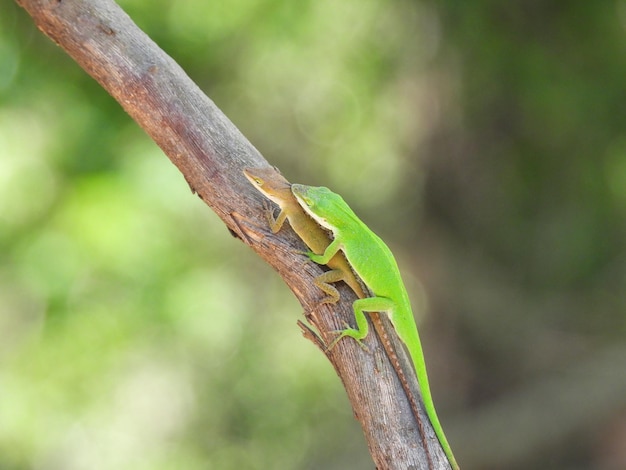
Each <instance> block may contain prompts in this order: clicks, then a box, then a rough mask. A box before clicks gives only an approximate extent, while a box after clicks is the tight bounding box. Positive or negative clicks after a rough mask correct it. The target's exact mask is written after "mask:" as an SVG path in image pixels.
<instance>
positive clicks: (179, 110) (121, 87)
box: [18, 0, 449, 469]
mask: <svg viewBox="0 0 626 470" xmlns="http://www.w3.org/2000/svg"><path fill="white" fill-rule="evenodd" d="M18 3H19V4H20V5H21V6H22V7H23V8H24V9H25V10H26V11H27V12H28V13H29V14H30V15H31V16H32V18H33V20H34V22H35V24H36V25H37V27H38V28H39V29H40V30H41V31H42V32H43V33H44V34H46V35H47V36H48V37H50V38H51V39H52V40H53V41H54V42H56V43H57V44H58V45H59V46H60V47H61V48H63V49H64V50H65V51H66V52H67V53H68V54H69V55H70V56H71V57H72V58H73V59H74V60H75V61H76V62H77V63H78V64H79V65H80V66H81V67H82V68H83V69H84V70H85V71H86V72H87V73H88V74H89V75H91V76H92V77H93V78H94V79H95V80H97V81H98V83H100V85H102V87H103V88H104V89H105V90H106V91H107V92H108V93H109V94H110V95H111V96H113V98H115V99H116V100H117V101H118V102H119V103H120V105H121V106H122V107H123V108H124V109H125V110H126V112H127V113H128V114H129V115H130V116H131V117H132V118H133V119H134V120H135V121H136V122H137V123H138V124H139V125H140V126H141V127H142V128H143V129H144V130H145V131H146V133H147V134H148V135H149V136H150V137H151V138H152V139H153V140H154V141H155V142H156V143H157V144H158V145H159V147H161V149H163V151H164V152H165V154H166V155H167V156H168V157H169V159H170V160H171V161H172V162H173V163H174V164H175V165H176V166H177V167H178V169H179V170H180V171H181V173H182V174H183V176H184V177H185V179H186V180H187V182H188V183H189V185H190V186H191V188H192V190H193V191H194V192H196V193H197V194H198V196H199V197H200V198H201V199H202V200H203V201H204V202H205V203H206V204H207V205H208V206H209V207H211V209H213V210H214V211H215V212H216V213H217V215H218V216H219V217H220V218H221V219H222V220H223V221H224V223H225V224H226V226H227V227H228V228H229V229H230V230H231V231H232V232H233V233H235V234H236V235H237V236H239V238H241V239H242V240H243V241H244V242H245V243H246V244H248V245H250V246H251V247H252V248H253V249H254V250H255V251H256V252H257V253H258V254H259V255H260V256H261V257H262V258H263V259H264V260H265V261H267V262H268V263H269V264H270V265H271V266H272V267H273V268H274V269H275V270H276V271H278V273H279V274H280V275H281V276H282V277H283V279H284V280H285V282H286V283H287V284H288V285H289V287H290V288H291V290H292V291H293V292H294V294H295V295H296V297H297V298H298V300H299V301H300V303H301V304H302V305H303V307H304V310H305V312H309V314H308V315H307V318H308V319H309V321H310V322H311V324H312V325H313V326H314V327H315V328H317V330H318V331H319V333H320V335H321V338H322V341H323V342H325V343H326V344H328V343H329V341H330V340H331V338H332V333H329V332H331V331H332V330H336V329H339V328H341V327H342V326H343V322H344V321H348V322H350V321H352V319H353V314H352V308H351V304H352V302H353V301H354V300H355V297H354V294H353V293H352V292H351V291H350V290H349V289H348V288H347V287H346V286H343V285H341V286H338V288H339V290H340V293H341V299H342V300H341V301H340V302H339V303H338V304H336V305H335V306H332V307H331V306H328V305H323V306H318V305H317V303H318V302H319V300H320V298H321V295H320V292H319V291H318V290H317V288H316V287H315V285H314V284H313V282H312V280H313V278H314V277H315V276H317V275H319V274H321V272H322V269H321V268H320V267H319V266H317V265H315V264H314V263H310V262H306V261H305V260H304V259H303V256H302V255H301V254H298V253H297V251H298V250H302V249H303V245H302V242H301V241H300V240H299V239H298V237H297V236H296V235H295V234H294V233H293V232H292V231H290V230H283V231H281V232H280V233H279V234H278V235H273V234H272V233H271V232H270V231H269V229H268V228H267V226H266V221H265V219H264V217H263V200H262V196H261V195H260V194H259V193H258V192H257V191H256V190H255V189H254V188H252V186H251V185H250V184H249V182H248V181H247V180H246V178H245V177H244V176H243V174H242V169H243V167H246V166H250V167H264V166H267V165H268V163H267V162H266V161H265V160H264V159H263V157H262V156H261V155H260V154H259V152H258V151H257V150H256V149H255V148H254V147H253V146H252V144H250V142H248V141H247V140H246V138H245V137H244V136H243V135H242V134H241V133H240V132H239V130H238V129H237V128H236V127H235V126H234V125H233V124H232V123H231V122H230V121H229V120H228V119H227V118H226V116H224V114H223V113H222V112H221V111H220V110H219V109H218V108H217V107H216V106H215V105H214V104H213V102H212V101H211V100H210V99H209V98H208V97H207V96H206V95H204V93H202V91H201V90H200V89H199V88H198V87H197V86H196V85H195V84H194V83H193V82H192V81H191V79H190V78H189V77H188V76H187V75H186V74H185V72H184V71H183V70H182V69H181V68H180V67H179V66H178V65H177V64H176V63H175V62H174V60H172V59H171V58H170V57H169V56H168V55H167V54H165V53H164V52H163V51H162V50H161V49H160V48H159V47H158V46H157V45H156V44H155V43H154V42H153V41H152V40H151V39H150V38H149V37H148V36H146V34H144V33H143V32H142V31H141V30H140V29H139V28H138V27H137V26H136V25H135V24H134V23H133V22H132V20H131V19H130V18H129V17H128V15H126V14H125V13H124V12H123V11H122V10H121V9H120V8H119V7H118V6H117V5H116V4H115V3H114V2H112V1H110V0H92V1H88V0H82V1H80V0H75V1H69V0H65V1H62V0H18ZM305 336H306V337H308V338H309V339H312V340H314V342H316V343H317V344H318V345H320V346H322V342H320V341H319V340H318V339H317V337H316V336H315V335H314V334H313V333H312V332H311V330H308V329H305ZM365 344H366V345H367V347H368V348H369V351H370V352H365V351H363V350H362V349H361V348H360V347H359V346H358V345H357V343H356V342H355V341H346V340H342V341H340V342H339V343H338V345H337V347H336V348H334V349H333V350H332V352H330V353H328V354H327V356H328V358H329V360H330V361H331V363H332V364H333V366H334V367H335V369H336V371H337V373H338V375H339V376H340V378H341V380H342V382H343V384H344V386H345V388H346V391H347V393H348V396H349V399H350V402H351V403H352V407H353V410H354V414H355V416H356V417H357V419H358V420H359V421H360V422H361V425H362V427H363V430H364V433H365V436H366V439H367V442H368V446H369V449H370V452H371V453H372V456H373V459H374V462H375V463H376V466H377V468H379V469H401V468H402V469H405V468H428V466H429V465H428V461H429V458H428V457H429V456H430V461H431V463H432V464H433V465H434V467H435V468H437V469H440V468H449V467H448V464H447V460H446V457H445V455H444V454H443V451H442V450H441V448H440V447H439V443H438V440H437V438H436V437H435V434H434V432H433V430H432V428H431V426H430V422H429V421H428V419H427V418H426V415H425V413H424V412H423V410H421V411H422V412H421V421H422V423H423V428H424V429H425V432H426V434H427V436H426V439H425V440H423V439H422V437H421V436H420V434H419V431H418V429H419V426H418V425H417V423H416V420H415V418H414V417H413V414H412V413H411V408H410V406H409V403H408V401H407V399H406V396H405V394H404V392H403V391H402V387H401V385H400V383H399V381H398V378H397V376H396V375H395V373H394V371H393V369H392V368H391V365H390V363H389V360H388V358H387V356H386V355H385V354H384V352H383V351H384V350H383V347H382V345H381V343H380V340H379V338H378V337H377V336H376V335H374V334H371V335H368V337H367V338H366V340H365ZM403 361H404V362H405V363H406V361H407V358H406V357H404V359H403ZM409 363H410V362H409ZM422 442H426V443H427V446H428V451H426V450H425V449H424V448H423V446H422Z"/></svg>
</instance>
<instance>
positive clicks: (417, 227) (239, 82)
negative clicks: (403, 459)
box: [0, 0, 626, 470]
mask: <svg viewBox="0 0 626 470" xmlns="http://www.w3.org/2000/svg"><path fill="white" fill-rule="evenodd" d="M122 6H123V8H124V9H125V10H126V11H127V12H128V13H129V15H130V16H131V17H132V18H133V19H134V20H135V22H136V23H137V24H139V26H140V27H142V28H143V29H144V30H145V31H146V33H147V34H148V35H150V36H151V37H152V38H153V39H154V40H155V41H156V42H157V43H158V44H159V45H160V46H161V47H162V48H163V49H164V50H165V51H167V52H168V53H169V54H170V55H171V56H172V57H173V58H174V59H175V60H176V61H178V62H179V63H180V64H181V65H182V67H183V68H184V69H185V70H186V71H187V72H188V73H189V75H190V76H191V77H192V79H194V80H195V81H196V82H197V83H198V84H199V85H200V87H201V88H202V89H203V90H205V91H206V93H207V94H208V95H209V96H210V97H211V98H212V99H213V100H214V101H215V102H216V104H217V105H218V106H219V107H220V108H221V109H222V110H223V111H224V112H225V113H226V114H227V115H228V116H229V117H230V118H231V120H232V121H233V122H234V123H235V124H236V125H237V126H238V127H239V128H240V129H241V130H242V132H243V133H244V134H245V135H246V136H247V137H248V138H249V140H250V141H251V142H252V143H253V144H254V145H255V146H256V147H257V148H258V149H259V150H260V151H261V152H262V153H263V154H264V156H265V157H266V158H267V159H268V160H269V161H270V162H271V163H272V164H274V165H277V166H278V167H279V168H280V169H281V170H282V172H283V174H285V176H287V178H288V179H290V180H291V181H295V182H302V183H305V184H324V185H327V186H330V187H331V188H333V189H334V190H336V191H338V192H340V193H342V194H343V195H344V197H345V198H346V199H347V200H348V201H349V202H350V203H351V205H352V206H353V208H355V210H356V211H357V213H359V214H360V215H361V216H362V218H363V219H364V220H365V221H366V222H367V223H368V224H369V225H370V226H371V227H372V228H373V229H374V230H375V231H377V232H378V233H379V234H381V236H383V238H384V239H385V240H387V241H388V243H389V244H390V246H391V247H392V248H393V250H394V252H395V253H396V257H397V258H398V260H399V263H400V265H401V269H402V270H403V272H404V273H405V277H406V283H407V286H408V288H409V290H410V294H411V296H412V298H413V299H414V304H415V305H416V306H417V305H419V304H423V303H426V304H427V308H426V309H423V310H421V311H418V312H416V314H417V316H418V322H419V325H420V331H421V335H422V340H423V343H424V348H425V353H426V360H427V363H428V365H429V372H430V377H431V387H432V389H433V395H434V399H435V403H436V404H437V407H438V411H439V415H440V418H441V420H442V422H443V426H444V428H445V429H446V433H447V434H448V437H449V439H450V441H451V444H452V447H453V449H454V451H455V454H456V455H457V459H458V460H459V462H460V463H461V466H462V467H463V468H464V469H466V470H469V469H500V468H507V469H529V468H537V469H545V468H551V469H577V468H579V469H623V468H626V341H625V338H626V315H625V312H626V305H625V304H626V300H625V299H626V297H625V295H624V293H625V292H626V250H625V248H626V241H625V231H626V223H625V218H624V216H625V215H626V111H625V109H626V108H625V106H626V1H624V0H619V1H602V2H565V3H558V4H555V3H553V2H539V1H524V2H521V1H519V2H496V1H487V0H483V1H476V2H449V1H447V2H446V1H444V2H435V1H428V0H424V1H408V0H405V1H382V0H359V1H357V0H342V1H329V0H318V1H315V2H308V1H304V2H292V1H286V0H256V1H253V0H249V1H242V0H239V1H232V2H205V1H200V0H196V1H193V0H187V1H183V2H176V3H175V4H173V3H171V2H165V1H151V2H148V1H145V0H143V1H139V0H137V1H132V0H127V1H124V2H122ZM424 299H425V302H423V301H422V300H424ZM300 314H301V307H300V306H299V305H298V304H297V302H296V301H295V299H294V298H293V296H292V295H291V293H290V292H289V290H288V289H287V287H286V286H285V285H284V284H283V283H282V282H281V280H280V278H279V277H278V275H276V274H275V273H273V272H272V271H271V270H270V268H269V267H267V266H266V265H265V264H264V263H262V262H261V261H260V259H259V258H258V257H257V256H256V255H254V253H253V252H252V251H251V250H249V249H247V248H246V247H245V246H244V245H243V244H242V243H240V242H239V241H237V240H236V239H234V238H233V237H231V236H230V234H229V233H228V231H227V230H226V229H225V227H224V226H223V224H222V223H221V222H220V221H219V219H218V218H217V217H216V216H215V215H214V214H213V213H212V212H211V211H210V210H208V208H207V207H206V206H205V205H203V204H202V203H201V201H200V200H199V199H198V198H197V197H195V196H193V195H192V194H191V192H190V190H189V188H188V186H187V184H186V183H185V181H184V179H183V178H182V176H181V175H180V174H179V172H178V171H177V169H176V168H175V167H174V166H173V165H172V164H171V163H170V162H169V161H168V160H167V158H166V157H165V156H164V155H163V154H162V152H161V151H160V150H159V149H158V148H157V147H156V145H155V144H154V143H153V142H152V141H150V140H149V139H148V138H147V137H146V135H145V134H144V133H143V132H142V131H141V130H140V129H139V128H138V126H137V125H136V124H135V123H134V122H133V121H132V120H131V119H130V118H129V117H128V116H127V115H126V114H125V113H124V112H123V111H122V109H121V108H120V106H119V105H118V104H117V103H116V102H114V101H113V100H112V99H111V98H110V97H109V96H108V95H107V94H106V93H105V92H104V91H103V90H102V89H101V88H100V87H99V86H98V85H97V84H96V83H95V82H94V81H93V80H92V79H91V78H89V77H88V76H87V75H86V74H85V73H84V72H83V71H82V70H81V69H80V68H79V67H78V66H77V65H76V64H74V63H73V62H72V60H71V59H69V58H68V57H67V56H66V55H65V54H64V52H63V51H62V50H60V49H59V48H57V47H56V46H55V45H54V44H53V43H52V42H51V41H49V40H48V39H47V38H45V37H44V36H43V35H42V34H41V33H40V32H39V31H38V30H37V29H36V28H35V27H34V25H33V23H32V21H31V19H30V18H29V17H28V16H27V15H26V13H25V12H24V11H23V10H21V9H20V8H19V7H17V6H16V4H15V3H13V2H2V3H1V4H0V469H27V468H36V469H70V470H72V469H130V468H132V469H174V468H175V469H180V468H185V469H205V468H216V469H241V468H250V469H266V468H277V469H283V468H284V469H362V468H373V464H372V462H371V460H370V457H369V455H368V453H367V450H366V447H365V443H364V440H363V437H362V434H361V431H360V428H359V426H358V424H357V423H356V421H355V420H354V419H353V417H352V416H351V411H350V407H349V404H348V402H347V400H346V398H345V395H344V392H343V389H342V388H341V384H340V383H339V380H338V379H337V377H336V375H335V374H334V371H333V370H332V368H331V366H330V365H329V364H328V363H327V361H326V360H325V358H324V357H323V355H322V354H321V353H320V352H319V351H318V350H317V349H316V348H315V347H314V346H312V345H311V344H310V343H308V342H307V341H305V340H304V339H302V337H301V335H300V332H299V330H298V328H297V327H296V325H295V323H296V320H297V319H298V318H300V317H301V316H300Z"/></svg>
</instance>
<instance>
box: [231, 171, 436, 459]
mask: <svg viewBox="0 0 626 470" xmlns="http://www.w3.org/2000/svg"><path fill="white" fill-rule="evenodd" d="M243 173H244V175H245V176H246V178H248V180H249V181H250V182H251V183H252V185H253V186H254V187H255V188H256V189H257V190H258V191H259V192H261V193H262V194H263V195H265V196H266V197H267V198H269V199H270V200H272V201H273V202H275V203H276V204H278V206H279V207H280V209H281V211H280V213H279V214H278V217H276V218H275V217H274V213H273V211H272V210H271V208H269V207H268V208H267V210H266V218H267V221H268V224H269V226H270V229H271V230H272V232H273V233H277V232H278V231H279V230H280V229H281V227H282V226H283V224H284V222H285V220H289V223H290V225H291V227H292V228H293V230H294V231H295V232H296V234H297V235H298V236H299V237H300V238H301V239H302V241H303V242H304V243H305V244H306V245H307V246H308V247H309V249H311V250H312V251H313V252H315V253H318V254H322V253H324V251H325V250H326V248H327V247H328V245H330V242H331V240H330V236H329V233H328V232H326V230H324V229H323V228H321V227H320V226H319V225H318V224H317V222H315V220H314V219H313V218H311V217H310V216H309V215H308V214H307V213H306V212H305V211H304V209H302V207H300V204H299V203H298V201H297V200H296V198H295V196H294V195H293V193H292V192H291V184H290V183H289V182H288V181H287V180H286V179H285V178H284V177H283V176H282V175H281V174H280V173H279V172H278V171H277V170H275V169H274V168H270V167H265V168H245V169H244V171H243ZM327 266H329V267H330V268H331V270H332V271H330V272H327V273H325V274H323V275H322V276H320V277H318V278H317V279H316V280H315V284H316V285H317V286H318V287H320V289H322V290H323V291H324V292H325V293H326V294H327V297H326V299H324V300H322V302H323V303H324V302H326V303H335V302H337V301H338V300H339V298H340V296H339V293H338V291H337V290H336V289H335V288H334V287H333V286H331V285H330V283H331V282H339V281H344V282H345V283H346V284H348V286H349V287H350V288H351V289H352V290H353V291H354V292H355V294H356V295H357V296H358V297H359V298H365V297H368V296H369V293H368V292H366V291H365V290H364V288H363V286H362V284H361V282H360V281H359V280H358V279H357V278H356V276H355V274H354V272H353V271H352V268H351V267H350V265H349V264H348V261H347V260H346V258H345V256H344V254H343V253H337V254H336V255H335V256H333V257H332V258H331V260H330V261H329V262H328V263H327ZM371 318H372V323H373V324H374V328H375V329H376V331H377V333H378V335H379V337H380V339H381V342H382V344H383V347H384V348H385V352H386V354H387V356H388V357H389V360H390V362H391V365H392V367H393V369H394V370H395V372H396V374H397V376H398V379H399V380H400V384H401V386H402V389H403V390H404V393H405V395H406V397H407V399H408V401H409V406H410V407H411V411H412V413H413V416H414V417H415V420H416V422H417V424H418V425H419V428H420V432H421V434H422V436H423V435H424V432H423V429H422V424H421V421H420V415H419V405H418V403H417V398H416V395H415V392H414V388H412V386H411V385H410V384H409V381H408V379H407V377H406V375H405V369H404V368H403V366H402V363H401V362H400V358H399V357H398V352H397V351H396V348H397V347H401V346H399V345H398V346H395V345H394V344H393V342H392V341H393V340H392V339H391V338H390V334H391V333H390V331H389V330H391V331H393V327H388V326H386V325H385V323H384V322H383V320H382V319H381V317H380V315H379V314H378V313H374V312H372V315H371ZM408 368H410V366H409V365H408V363H407V369H406V370H409V369H408ZM429 460H430V456H429Z"/></svg>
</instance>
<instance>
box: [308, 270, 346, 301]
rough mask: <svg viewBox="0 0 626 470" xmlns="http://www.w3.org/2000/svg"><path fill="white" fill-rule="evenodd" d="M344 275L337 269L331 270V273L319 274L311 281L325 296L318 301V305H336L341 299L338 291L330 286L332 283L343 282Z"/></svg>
mask: <svg viewBox="0 0 626 470" xmlns="http://www.w3.org/2000/svg"><path fill="white" fill-rule="evenodd" d="M343 278H344V275H343V273H342V272H341V271H340V270H338V269H333V270H332V271H326V272H325V273H324V274H321V275H319V276H317V277H316V278H315V280H314V281H313V282H314V283H315V285H316V286H317V287H319V288H320V289H321V290H322V292H324V293H325V294H326V297H324V298H323V299H322V300H320V302H319V304H336V303H337V302H338V301H339V298H340V297H341V296H340V295H339V291H338V290H337V289H336V288H335V286H333V285H332V283H334V282H339V281H343Z"/></svg>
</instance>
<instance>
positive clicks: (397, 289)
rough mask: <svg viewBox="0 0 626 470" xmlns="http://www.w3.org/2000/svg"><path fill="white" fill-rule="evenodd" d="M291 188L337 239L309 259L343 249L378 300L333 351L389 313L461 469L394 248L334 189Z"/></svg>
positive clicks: (438, 430)
mask: <svg viewBox="0 0 626 470" xmlns="http://www.w3.org/2000/svg"><path fill="white" fill-rule="evenodd" d="M291 190H292V192H293V194H294V196H295V197H296V199H297V200H298V202H299V203H300V205H301V206H302V208H303V209H304V210H305V211H306V212H307V213H308V214H310V215H311V217H313V218H314V219H315V220H316V221H317V222H318V223H319V224H320V225H321V226H322V227H324V228H326V229H328V230H330V231H331V232H332V233H333V235H334V239H333V241H332V242H331V243H330V245H328V247H327V248H326V250H325V251H324V253H323V254H316V253H313V252H309V253H308V256H309V258H310V259H311V260H313V261H314V262H316V263H319V264H326V263H327V262H328V261H329V260H331V259H332V258H333V257H334V256H336V255H337V253H338V252H339V251H342V252H343V253H344V255H345V256H346V258H347V259H348V262H349V263H350V266H351V267H352V269H353V270H354V272H355V273H356V274H357V275H358V276H359V277H360V278H361V280H362V281H363V282H364V283H365V285H366V287H367V288H368V289H369V291H370V292H371V293H372V294H373V297H367V298H360V299H358V300H356V301H355V302H354V304H353V310H354V316H355V320H356V325H357V328H346V329H344V330H340V331H338V333H339V335H338V336H337V338H336V339H335V340H334V341H333V343H332V344H331V346H330V347H333V346H334V345H335V344H336V343H337V341H339V340H340V339H341V338H343V337H344V336H349V337H351V338H354V339H355V340H357V341H359V342H360V341H361V340H362V339H363V338H365V337H366V336H367V333H368V324H367V319H366V318H365V312H386V313H387V314H388V315H389V318H390V319H391V323H392V324H393V326H394V328H395V330H396V332H397V334H398V336H399V337H400V339H401V340H402V342H403V343H404V344H405V346H406V347H407V349H408V350H409V353H410V355H411V359H412V360H413V365H414V366H415V372H416V374H417V380H418V382H419V386H420V390H421V392H422V399H423V401H424V408H425V409H426V414H427V415H428V417H429V418H430V421H431V423H432V425H433V429H434V430H435V434H436V435H437V437H438V438H439V442H440V443H441V446H442V447H443V450H444V452H445V454H446V456H447V457H448V461H449V462H450V465H451V466H452V468H453V469H454V470H457V469H458V468H459V466H458V464H457V463H456V460H455V458H454V455H453V454H452V449H451V448H450V444H448V440H447V439H446V436H445V434H444V432H443V428H442V427H441V423H440V422H439V418H438V417H437V413H436V411H435V405H434V403H433V399H432V396H431V393H430V387H429V385H428V375H427V373H426V364H425V362H424V354H423V352H422V346H421V342H420V339H419V335H418V332H417V326H416V324H415V319H414V318H413V313H412V311H411V304H410V301H409V296H408V294H407V292H406V288H405V287H404V283H403V282H402V277H401V276H400V270H399V269H398V265H397V263H396V260H395V258H394V257H393V254H392V253H391V250H389V248H388V247H387V245H385V243H384V242H383V241H382V240H381V239H380V238H379V237H378V236H377V235H376V234H375V233H374V232H372V231H371V230H370V229H369V228H368V227H367V226H366V225H365V224H364V223H363V222H362V221H361V220H360V219H359V218H358V217H357V216H356V215H355V213H354V212H353V211H352V209H350V207H349V206H348V205H347V204H346V202H345V201H344V200H343V198H342V197H341V196H339V195H338V194H335V193H333V192H332V191H330V190H329V189H328V188H324V187H311V186H304V185H300V184H294V185H292V186H291Z"/></svg>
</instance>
